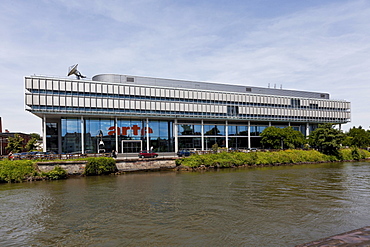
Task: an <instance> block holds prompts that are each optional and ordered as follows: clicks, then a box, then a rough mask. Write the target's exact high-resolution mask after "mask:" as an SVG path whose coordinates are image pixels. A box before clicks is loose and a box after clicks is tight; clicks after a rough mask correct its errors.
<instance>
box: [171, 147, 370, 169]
mask: <svg viewBox="0 0 370 247" xmlns="http://www.w3.org/2000/svg"><path fill="white" fill-rule="evenodd" d="M369 157H370V152H368V151H365V150H360V149H341V150H340V155H339V157H335V156H329V155H325V154H322V153H320V152H318V151H316V150H295V149H294V150H282V151H274V152H249V153H241V152H231V153H227V152H221V153H214V154H203V155H198V154H195V155H192V156H190V157H186V158H182V159H178V160H177V161H176V164H177V165H183V166H186V167H193V168H196V167H200V166H206V167H220V168H223V167H235V166H252V165H276V164H298V163H318V162H331V161H342V160H359V159H365V158H369Z"/></svg>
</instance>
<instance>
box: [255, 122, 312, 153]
mask: <svg viewBox="0 0 370 247" xmlns="http://www.w3.org/2000/svg"><path fill="white" fill-rule="evenodd" d="M260 136H261V137H262V139H261V144H262V145H263V146H264V147H265V148H273V149H279V148H297V147H300V146H302V145H303V144H304V143H305V138H304V135H303V134H302V133H301V132H299V131H297V130H294V129H293V128H292V127H287V128H283V129H281V128H277V127H274V126H271V127H267V128H266V129H264V130H263V131H262V133H261V134H260Z"/></svg>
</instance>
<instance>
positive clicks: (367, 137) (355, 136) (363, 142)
mask: <svg viewBox="0 0 370 247" xmlns="http://www.w3.org/2000/svg"><path fill="white" fill-rule="evenodd" d="M343 145H345V146H351V147H358V148H366V147H368V146H369V145H370V133H369V132H368V131H366V130H364V129H363V128H362V127H361V126H359V127H358V128H356V127H353V128H351V129H349V131H348V132H347V133H346V134H345V140H344V141H343Z"/></svg>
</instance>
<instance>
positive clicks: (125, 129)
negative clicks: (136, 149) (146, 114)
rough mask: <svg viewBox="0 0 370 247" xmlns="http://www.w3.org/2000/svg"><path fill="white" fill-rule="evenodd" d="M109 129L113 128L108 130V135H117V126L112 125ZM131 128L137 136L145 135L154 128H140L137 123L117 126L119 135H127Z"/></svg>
mask: <svg viewBox="0 0 370 247" xmlns="http://www.w3.org/2000/svg"><path fill="white" fill-rule="evenodd" d="M108 130H111V131H109V132H108V135H110V136H112V135H115V134H116V127H114V126H112V127H109V128H108ZM129 130H131V132H132V135H134V136H137V135H139V133H140V135H142V136H143V135H145V134H146V133H149V134H150V133H153V130H152V128H150V127H148V128H147V127H144V128H140V127H139V126H137V125H136V124H135V125H132V127H117V135H123V136H127V132H128V131H129Z"/></svg>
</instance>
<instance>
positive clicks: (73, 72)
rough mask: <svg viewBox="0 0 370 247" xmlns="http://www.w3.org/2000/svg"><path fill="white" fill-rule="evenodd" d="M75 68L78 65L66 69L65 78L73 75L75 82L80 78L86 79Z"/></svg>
mask: <svg viewBox="0 0 370 247" xmlns="http://www.w3.org/2000/svg"><path fill="white" fill-rule="evenodd" d="M77 66H78V64H75V65H72V66H70V67H69V68H68V75H67V76H71V75H75V76H76V78H77V80H79V79H81V78H86V76H84V75H81V73H80V71H78V70H77Z"/></svg>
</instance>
